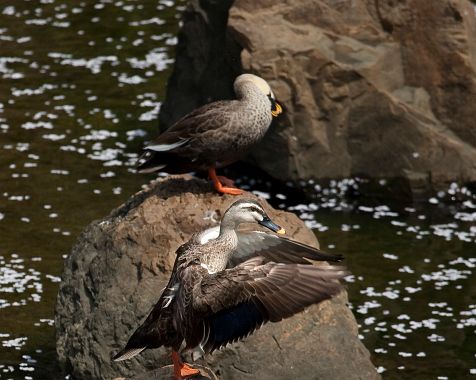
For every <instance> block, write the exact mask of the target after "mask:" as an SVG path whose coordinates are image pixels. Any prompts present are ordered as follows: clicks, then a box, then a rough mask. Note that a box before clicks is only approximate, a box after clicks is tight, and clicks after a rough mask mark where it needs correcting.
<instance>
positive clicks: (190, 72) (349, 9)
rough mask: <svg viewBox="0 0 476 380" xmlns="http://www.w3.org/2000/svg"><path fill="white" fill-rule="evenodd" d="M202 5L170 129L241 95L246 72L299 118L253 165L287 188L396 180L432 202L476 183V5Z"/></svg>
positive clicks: (181, 69)
mask: <svg viewBox="0 0 476 380" xmlns="http://www.w3.org/2000/svg"><path fill="white" fill-rule="evenodd" d="M190 3H191V4H192V5H191V6H190V7H189V10H188V11H187V12H186V16H185V24H184V27H183V29H182V31H181V35H180V38H179V45H178V50H177V60H176V65H175V69H174V72H173V75H172V77H171V79H170V82H169V86H168V91H167V100H166V102H165V104H164V106H163V107H162V109H161V114H160V121H161V128H166V127H167V126H168V125H170V124H171V123H172V122H173V121H175V120H177V119H178V118H179V117H180V116H182V115H184V114H185V113H186V112H189V111H190V110H192V109H193V108H194V107H196V106H198V105H201V104H203V103H207V102H209V101H211V100H216V99H220V98H229V97H232V96H233V94H232V92H231V91H232V82H233V79H234V77H235V76H236V74H237V73H238V72H239V71H240V69H242V70H243V71H246V72H253V73H256V74H258V75H260V76H262V77H264V78H265V79H267V80H268V81H269V82H270V84H271V85H272V87H273V89H274V90H275V91H274V92H275V93H276V95H277V98H278V99H279V100H281V101H282V102H283V103H284V106H285V109H286V111H287V112H286V113H285V115H284V116H283V117H282V118H281V119H280V121H279V122H278V123H276V125H274V126H273V127H272V128H271V130H270V132H269V133H268V135H267V136H266V138H265V139H264V140H263V142H262V143H261V144H260V146H259V147H257V148H256V149H255V150H254V151H253V153H252V155H251V157H249V158H248V159H249V160H250V161H252V162H253V163H255V164H257V165H258V166H259V167H261V168H262V169H264V170H265V171H266V172H268V173H269V174H270V175H272V176H273V177H275V178H278V179H281V180H294V181H296V180H301V179H305V180H306V179H311V178H313V179H326V178H342V177H349V176H364V177H370V178H386V179H396V180H403V183H404V184H405V186H407V187H408V188H410V190H413V191H422V192H424V191H427V190H431V189H432V188H435V187H440V186H442V185H444V184H446V183H447V182H449V181H454V180H456V181H460V182H470V181H476V122H475V119H474V115H476V16H475V11H474V6H473V5H472V4H471V3H470V2H469V1H467V0H441V1H427V0H409V1H392V0H380V1H366V0H355V1H351V2H350V1H331V0H295V1H284V2H276V1H270V0H236V1H235V2H234V3H232V2H230V1H228V2H224V3H223V4H222V8H221V10H222V12H221V13H219V14H218V13H216V12H214V13H213V12H209V10H210V9H211V8H212V5H213V4H214V3H215V1H211V0H201V1H200V2H198V1H197V2H196V1H191V2H190ZM226 7H230V8H229V14H227V13H226V12H225V11H224V9H225V8H226ZM191 15H194V16H191ZM227 17H228V19H227ZM218 20H219V21H218ZM226 22H227V23H226ZM216 24H219V25H221V28H220V29H217V28H215V27H214V25H216ZM225 26H226V27H225ZM198 30H199V31H200V32H197V31H198ZM216 67H219V70H216V69H215V68H216ZM185 90H186V91H185ZM276 152H279V154H278V155H277V154H276ZM397 182H398V181H397Z"/></svg>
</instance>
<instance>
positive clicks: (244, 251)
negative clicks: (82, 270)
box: [113, 199, 347, 380]
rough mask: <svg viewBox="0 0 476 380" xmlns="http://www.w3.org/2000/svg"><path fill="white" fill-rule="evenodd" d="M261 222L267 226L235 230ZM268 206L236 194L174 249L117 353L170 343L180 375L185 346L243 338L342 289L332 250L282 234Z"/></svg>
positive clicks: (200, 350)
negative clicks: (159, 289)
mask: <svg viewBox="0 0 476 380" xmlns="http://www.w3.org/2000/svg"><path fill="white" fill-rule="evenodd" d="M242 223H258V224H259V225H261V226H263V227H265V228H266V229H268V230H271V231H273V232H276V233H277V234H278V235H277V234H274V233H271V232H264V231H261V230H260V231H258V230H251V231H250V230H248V231H246V230H238V226H239V225H240V224H242ZM283 233H284V230H283V229H282V228H281V227H279V226H278V225H277V224H276V223H274V222H273V221H271V219H270V218H269V217H268V215H267V214H266V212H265V211H264V209H263V207H262V206H261V205H260V204H259V203H258V202H256V201H254V200H251V199H240V200H238V201H236V202H234V203H233V204H232V205H231V206H230V207H229V208H228V210H227V211H226V212H225V213H224V215H223V218H222V220H221V224H220V226H218V227H214V228H211V229H208V230H206V231H203V232H201V233H197V234H194V235H193V236H192V238H191V239H190V240H189V241H188V242H187V243H185V244H183V245H182V246H181V247H180V248H179V249H178V250H177V258H176V261H175V264H174V268H173V272H172V275H171V277H170V280H169V282H168V285H167V287H166V288H165V289H164V291H163V293H162V295H161V297H160V299H159V301H158V302H157V304H156V305H155V306H154V308H153V309H152V311H151V312H150V314H149V316H148V317H147V318H146V320H145V321H144V322H143V323H142V325H141V326H140V327H139V328H138V329H137V330H136V331H135V332H134V333H133V334H132V336H131V337H130V339H129V341H128V342H127V344H126V346H125V348H124V349H123V350H122V351H120V352H119V353H118V354H117V355H115V356H114V358H113V359H114V360H116V361H120V360H125V359H130V358H132V357H133V356H135V355H137V354H139V353H140V352H142V351H143V350H145V349H150V348H158V347H161V346H166V347H170V348H171V349H172V360H173V363H174V376H175V379H177V380H178V379H184V378H186V377H189V376H193V375H196V374H197V373H198V370H196V369H194V368H193V367H192V366H190V365H188V364H186V363H184V362H183V361H182V358H181V354H182V353H183V354H185V353H190V354H191V356H192V359H193V360H195V359H197V358H199V357H201V356H203V355H205V354H208V353H211V352H212V351H213V350H216V349H219V348H220V347H223V346H225V345H226V344H227V343H230V342H234V341H237V340H239V339H242V338H244V337H246V336H248V335H249V334H251V333H252V332H254V331H255V330H256V329H258V328H259V327H260V326H261V325H263V324H264V323H266V322H278V321H280V320H282V319H284V318H288V317H291V316H292V315H294V314H296V313H298V312H300V311H302V310H304V308H306V307H308V306H310V305H313V304H317V303H319V302H322V301H324V300H326V299H329V298H331V297H332V296H334V295H336V294H338V293H339V292H340V291H341V290H342V289H343V285H342V284H341V283H340V280H341V279H342V278H343V277H344V276H345V275H346V274H347V272H346V270H345V269H344V267H343V266H342V265H338V264H333V265H326V266H315V265H313V261H328V262H334V263H336V262H339V261H341V260H342V257H341V256H339V255H331V254H328V253H325V252H322V251H320V250H318V249H315V248H312V247H310V246H307V245H305V244H301V243H298V242H296V241H293V240H290V239H287V238H284V237H283V236H282V234H283Z"/></svg>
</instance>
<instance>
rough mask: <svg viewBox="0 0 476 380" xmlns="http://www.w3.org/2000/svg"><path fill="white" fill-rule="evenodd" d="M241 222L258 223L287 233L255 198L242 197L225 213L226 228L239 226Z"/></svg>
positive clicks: (224, 224)
mask: <svg viewBox="0 0 476 380" xmlns="http://www.w3.org/2000/svg"><path fill="white" fill-rule="evenodd" d="M241 223H258V224H260V225H261V226H263V227H266V228H268V229H270V230H271V231H273V232H276V233H278V234H285V233H286V231H285V230H284V228H282V227H280V226H278V225H277V224H276V223H274V222H273V221H272V220H271V219H270V217H269V216H268V215H267V214H266V212H265V211H264V209H263V207H262V206H261V205H260V204H259V203H258V202H256V201H255V200H253V199H240V200H238V201H236V202H234V203H233V204H232V205H231V206H230V207H228V210H226V211H225V214H224V215H223V218H222V222H221V225H222V227H224V228H232V229H235V228H237V227H238V226H239V225H240V224H241Z"/></svg>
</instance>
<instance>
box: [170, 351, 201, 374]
mask: <svg viewBox="0 0 476 380" xmlns="http://www.w3.org/2000/svg"><path fill="white" fill-rule="evenodd" d="M172 361H173V363H174V379H175V380H183V379H185V378H187V377H190V376H195V375H199V374H200V371H199V370H198V369H195V368H192V367H190V366H189V365H188V364H186V363H184V362H183V361H182V358H181V357H180V354H179V353H178V352H176V351H172Z"/></svg>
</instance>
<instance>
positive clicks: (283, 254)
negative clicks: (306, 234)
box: [229, 231, 343, 267]
mask: <svg viewBox="0 0 476 380" xmlns="http://www.w3.org/2000/svg"><path fill="white" fill-rule="evenodd" d="M237 236H238V247H237V248H236V250H235V252H234V253H233V256H232V257H231V259H230V261H229V267H234V266H237V265H238V264H241V263H243V262H245V261H247V260H249V259H250V258H252V257H255V256H261V257H263V258H265V259H266V261H273V262H276V263H284V264H290V263H294V264H310V263H311V261H330V262H339V261H341V260H342V259H343V258H342V256H341V255H333V254H330V253H327V252H324V251H321V250H319V249H316V248H313V247H311V246H309V245H306V244H302V243H299V242H297V241H294V240H291V239H287V238H284V237H281V236H277V235H273V234H270V233H267V232H263V231H241V232H238V233H237Z"/></svg>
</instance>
